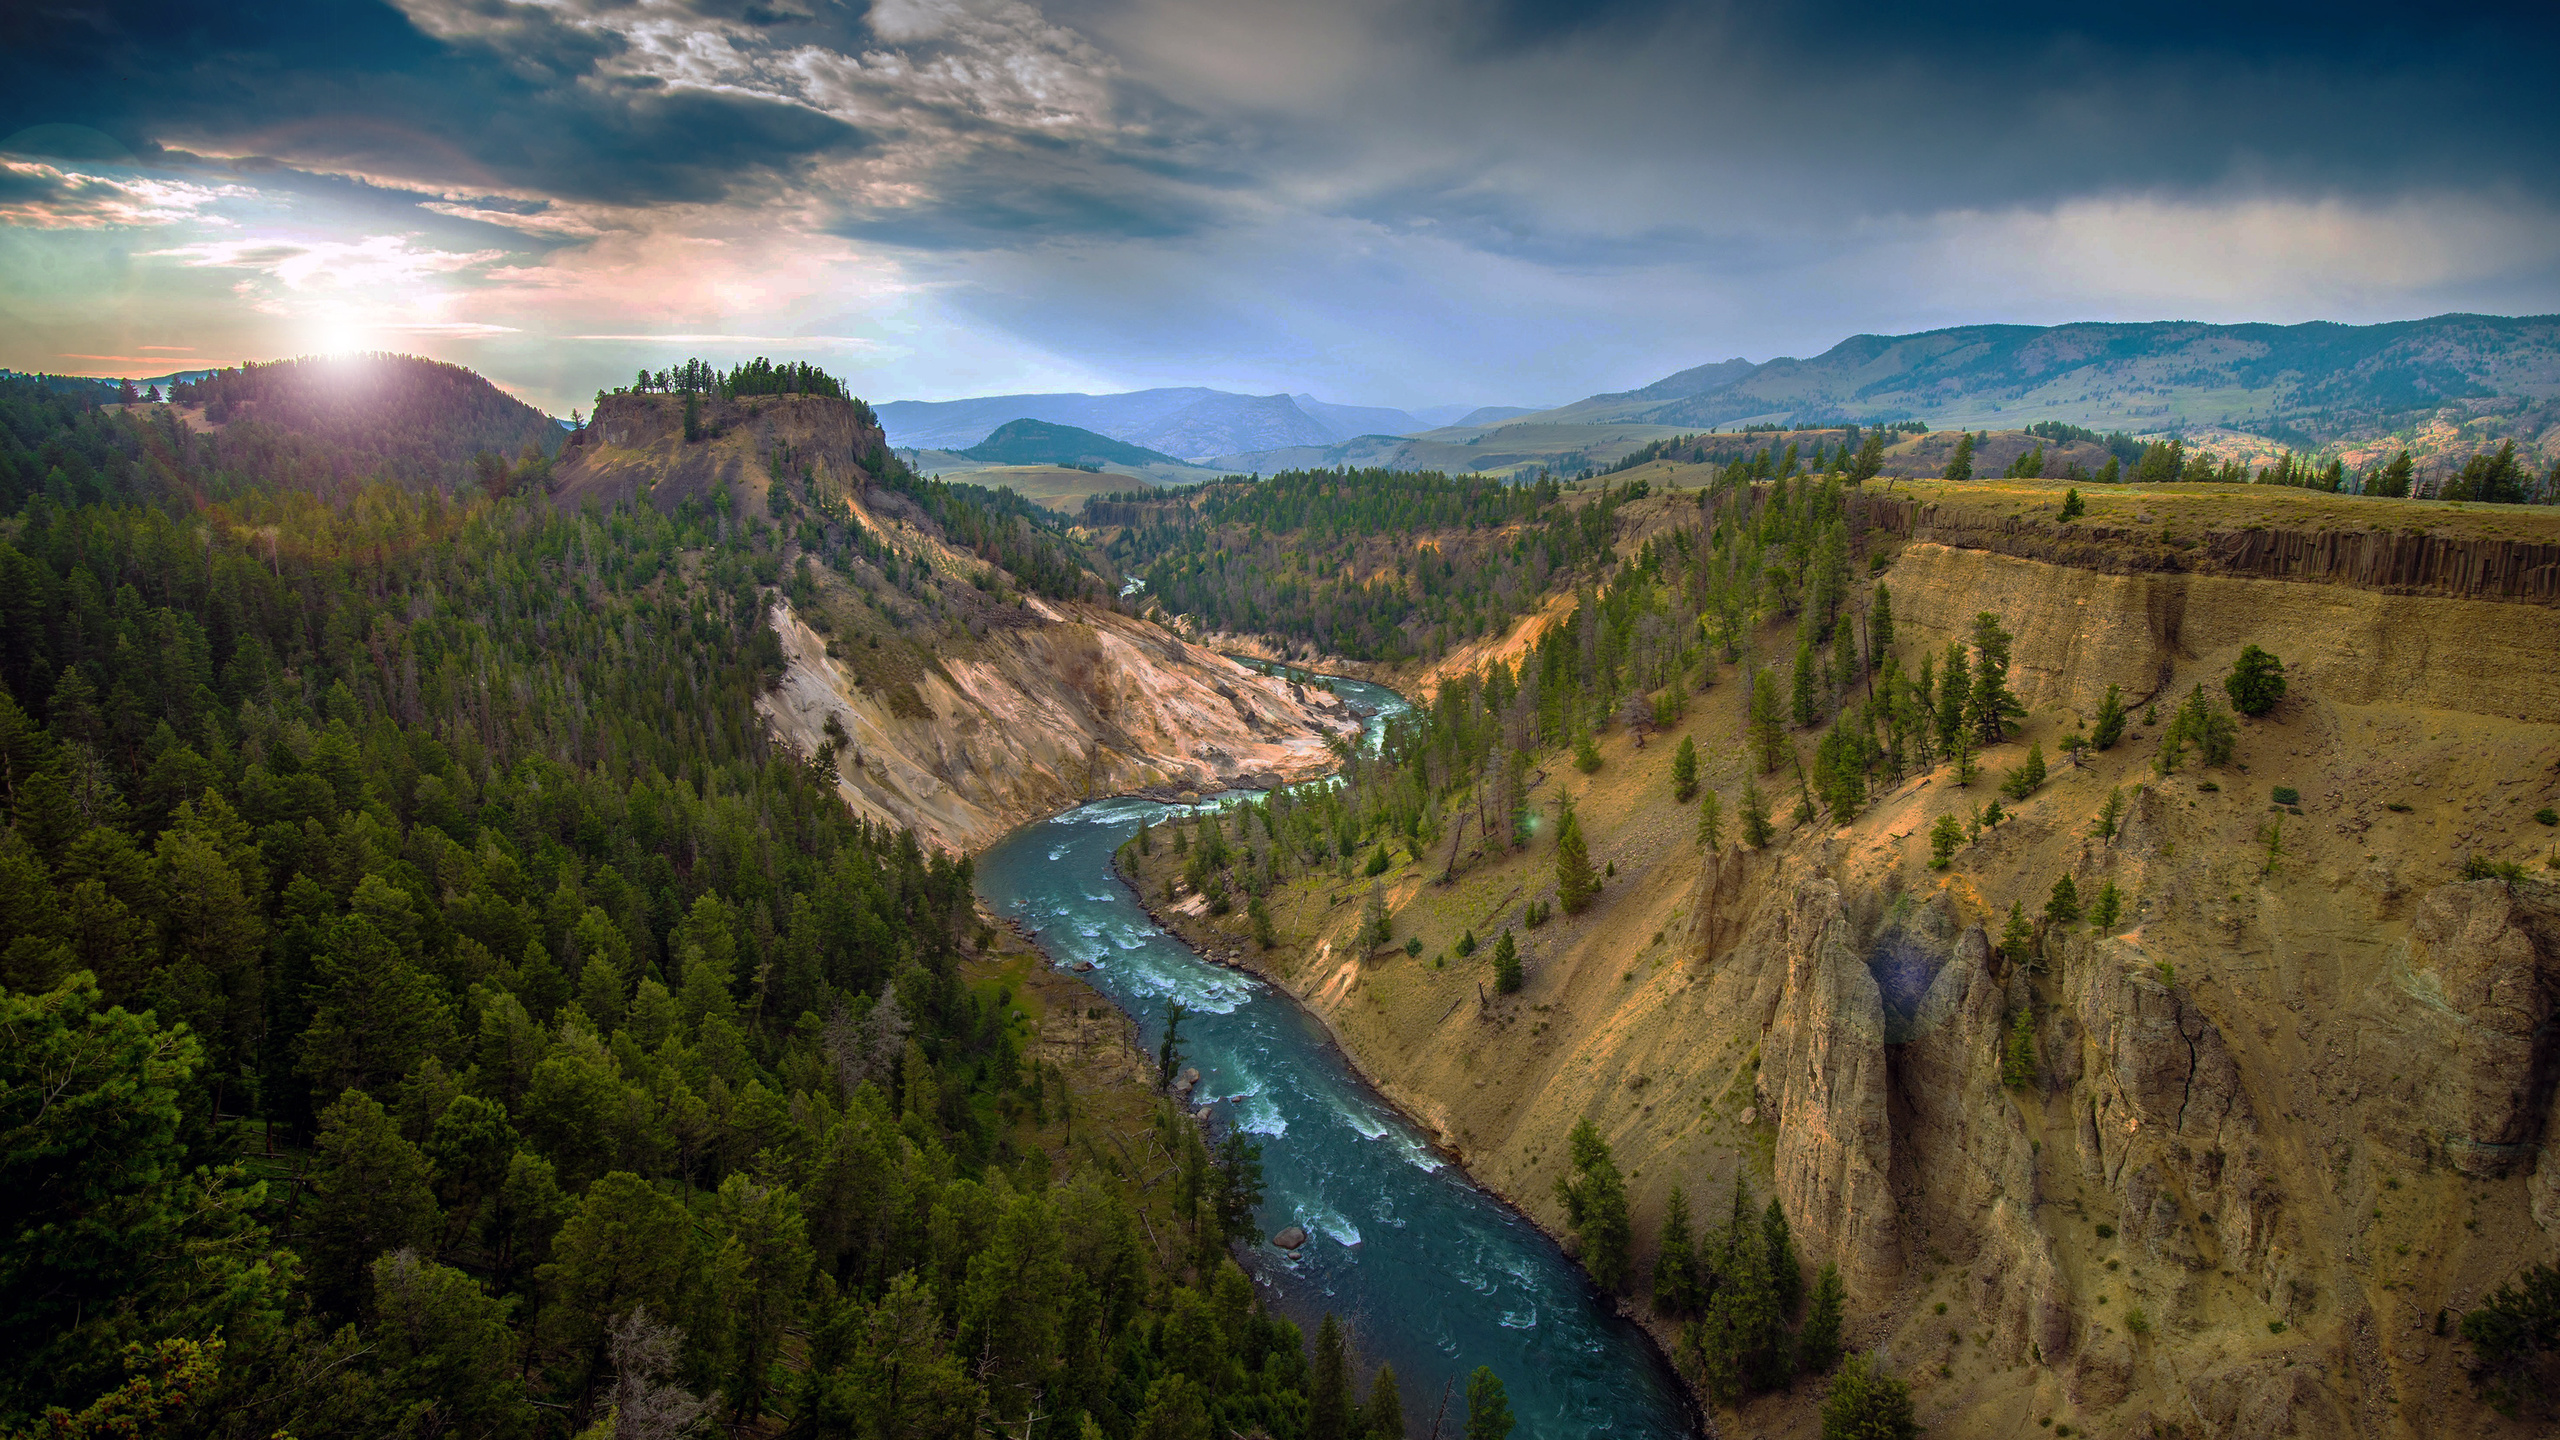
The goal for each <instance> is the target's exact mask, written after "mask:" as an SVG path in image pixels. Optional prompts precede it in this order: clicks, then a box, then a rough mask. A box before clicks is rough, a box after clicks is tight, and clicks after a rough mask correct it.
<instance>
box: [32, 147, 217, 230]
mask: <svg viewBox="0 0 2560 1440" xmlns="http://www.w3.org/2000/svg"><path fill="white" fill-rule="evenodd" d="M252 193H253V192H251V191H250V190H248V189H246V188H244V187H242V186H238V185H199V184H194V183H192V182H189V181H184V180H169V179H164V178H160V177H156V176H151V175H97V174H91V173H88V172H86V171H80V170H63V169H58V168H56V167H54V166H51V165H47V164H44V163H42V162H40V161H32V160H0V225H17V226H24V227H26V228H28V229H31V230H98V229H106V228H109V227H150V226H162V225H175V224H177V223H179V222H180V221H184V220H193V221H197V222H199V223H202V224H208V225H225V224H229V223H230V222H229V221H228V220H227V219H225V218H224V217H222V216H220V215H215V214H208V213H206V212H207V210H208V209H209V208H210V207H211V206H213V205H214V204H215V203H216V202H218V201H222V200H233V199H241V198H245V197H247V196H249V195H250V194H252Z"/></svg>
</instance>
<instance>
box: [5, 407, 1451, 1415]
mask: <svg viewBox="0 0 2560 1440" xmlns="http://www.w3.org/2000/svg"><path fill="white" fill-rule="evenodd" d="M427 408H429V409H432V405H431V404H430V405H428V407H427ZM0 433H5V436H6V440H5V445H0V483H5V501H6V508H7V511H8V514H7V517H6V518H5V519H0V794H5V799H6V802H7V805H8V807H9V823H8V826H7V828H6V829H5V831H0V1195H5V1196H6V1197H7V1200H6V1205H7V1211H6V1213H7V1222H6V1225H5V1227H0V1330H5V1337H4V1338H5V1343H6V1345H7V1346H8V1348H9V1351H10V1353H11V1355H12V1363H11V1365H9V1366H8V1367H7V1369H6V1372H5V1378H0V1434H10V1435H15V1434H19V1433H37V1432H41V1433H43V1434H47V1435H52V1436H85V1435H107V1434H135V1433H144V1432H150V1433H169V1434H204V1435H238V1436H253V1435H254V1436H271V1435H277V1434H288V1433H289V1434H292V1435H296V1436H301V1437H317V1436H325V1435H355V1434H368V1435H370V1434H401V1435H418V1436H442V1435H470V1436H517V1435H524V1436H533V1435H568V1434H594V1435H599V1436H604V1435H613V1436H651V1437H655V1436H672V1435H677V1434H682V1433H688V1432H689V1431H692V1430H695V1429H698V1428H703V1427H707V1426H711V1425H725V1426H729V1427H733V1428H737V1429H742V1430H743V1429H754V1430H758V1431H760V1432H763V1433H789V1434H792V1435H807V1436H836V1435H843V1436H866V1437H868V1436H889V1435H901V1436H906V1435H914V1436H946V1435H947V1436H962V1435H976V1434H979V1433H981V1432H985V1431H994V1432H997V1433H1003V1434H1008V1435H1022V1436H1033V1435H1053V1434H1055V1435H1078V1434H1080V1435H1087V1436H1091V1435H1103V1436H1113V1437H1118V1436H1128V1435H1145V1436H1149V1437H1197V1440H1207V1437H1208V1436H1210V1435H1212V1434H1213V1433H1214V1434H1219V1435H1224V1434H1229V1433H1238V1432H1248V1431H1260V1432H1264V1433H1268V1434H1270V1435H1272V1436H1274V1437H1277V1440H1296V1437H1300V1436H1308V1437H1315V1440H1334V1437H1339V1436H1347V1435H1353V1434H1366V1433H1370V1430H1371V1428H1372V1422H1375V1426H1376V1428H1377V1433H1379V1434H1382V1435H1384V1434H1401V1424H1400V1422H1397V1421H1394V1420H1393V1419H1392V1418H1391V1417H1392V1413H1393V1409H1394V1405H1393V1400H1394V1389H1393V1385H1392V1383H1391V1382H1390V1383H1389V1384H1387V1385H1386V1386H1385V1387H1384V1390H1383V1394H1384V1397H1385V1398H1384V1400H1383V1401H1381V1402H1379V1403H1373V1404H1372V1405H1370V1406H1365V1407H1353V1406H1351V1405H1350V1404H1349V1402H1348V1400H1347V1399H1346V1390H1345V1387H1346V1385H1347V1384H1348V1381H1347V1380H1346V1378H1345V1376H1346V1367H1345V1364H1344V1359H1343V1356H1342V1354H1341V1353H1340V1351H1339V1348H1338V1347H1339V1343H1340V1342H1339V1339H1338V1337H1337V1339H1336V1340H1335V1342H1334V1343H1335V1345H1336V1347H1337V1348H1336V1349H1335V1350H1334V1351H1333V1352H1331V1354H1330V1358H1328V1354H1327V1352H1325V1351H1324V1350H1323V1348H1322V1347H1319V1352H1318V1354H1317V1356H1316V1359H1315V1363H1314V1364H1313V1365H1312V1366H1311V1365H1310V1362H1309V1359H1308V1357H1307V1355H1306V1352H1305V1350H1304V1349H1303V1347H1302V1344H1301V1339H1300V1336H1299V1335H1298V1333H1297V1332H1296V1330H1295V1329H1294V1327H1292V1326H1290V1325H1289V1324H1287V1323H1286V1322H1284V1321H1281V1320H1277V1319H1274V1318H1272V1317H1270V1316H1269V1315H1267V1314H1266V1313H1264V1311H1263V1310H1262V1309H1261V1307H1260V1306H1259V1304H1258V1303H1257V1302H1256V1300H1255V1298H1254V1293H1253V1290H1252V1287H1251V1286H1250V1285H1249V1284H1248V1283H1247V1282H1246V1280H1245V1278H1244V1276H1243V1274H1242V1272H1241V1271H1239V1270H1238V1269H1237V1268H1236V1267H1235V1265H1234V1264H1233V1262H1232V1261H1230V1260H1229V1259H1228V1258H1227V1256H1226V1249H1227V1242H1228V1241H1229V1240H1230V1239H1231V1238H1233V1237H1234V1236H1235V1235H1236V1234H1238V1233H1239V1232H1240V1231H1241V1230H1242V1229H1243V1227H1247V1226H1250V1224H1251V1222H1252V1199H1253V1196H1254V1194H1255V1191H1256V1189H1257V1186H1258V1182H1257V1180H1256V1179H1255V1171H1254V1166H1253V1161H1252V1155H1251V1152H1250V1150H1249V1148H1247V1147H1242V1146H1221V1147H1219V1148H1218V1149H1217V1150H1216V1151H1214V1152H1213V1151H1212V1150H1211V1149H1210V1147H1208V1146H1207V1145H1206V1144H1205V1143H1204V1142H1203V1140H1202V1138H1201V1136H1200V1135H1199V1133H1198V1131H1197V1129H1196V1128H1195V1127H1193V1126H1192V1125H1190V1124H1189V1123H1187V1122H1183V1121H1179V1120H1177V1119H1175V1118H1174V1117H1173V1115H1172V1113H1171V1112H1170V1111H1169V1110H1166V1111H1163V1112H1160V1120H1159V1122H1158V1124H1157V1126H1156V1131H1155V1135H1154V1138H1153V1139H1152V1140H1151V1141H1150V1142H1149V1143H1150V1144H1151V1145H1152V1146H1153V1147H1154V1153H1155V1156H1156V1158H1155V1159H1153V1160H1150V1161H1148V1162H1147V1163H1146V1164H1143V1165H1140V1164H1123V1163H1121V1162H1119V1161H1117V1160H1114V1159H1112V1158H1111V1155H1112V1152H1111V1151H1110V1150H1109V1149H1107V1148H1101V1147H1095V1146H1093V1145H1092V1144H1091V1142H1090V1137H1087V1139H1086V1143H1085V1145H1084V1147H1083V1149H1082V1150H1081V1151H1080V1152H1079V1151H1076V1150H1071V1149H1070V1148H1069V1146H1068V1137H1069V1136H1070V1135H1072V1134H1074V1133H1076V1132H1075V1130H1074V1128H1073V1127H1074V1125H1075V1121H1074V1118H1073V1106H1074V1104H1075V1099H1074V1097H1073V1096H1071V1095H1070V1093H1069V1089H1068V1086H1067V1082H1066V1079H1065V1077H1064V1076H1063V1075H1062V1074H1060V1073H1058V1072H1057V1071H1055V1070H1054V1069H1052V1068H1050V1067H1046V1066H1043V1065H1040V1064H1037V1063H1033V1062H1032V1061H1029V1060H1027V1059H1026V1045H1027V1043H1028V1040H1029V1036H1028V1035H1027V1034H1026V1032H1025V1028H1024V1025H1023V1023H1022V1021H1021V1015H1020V1012H1019V1010H1018V1009H1017V1007H1016V1006H1015V1004H1014V1003H1013V997H1012V996H1011V995H1010V994H1009V993H1008V991H1006V990H1005V989H1003V988H1002V987H1001V986H1000V985H999V984H998V983H996V982H995V981H994V980H993V979H991V978H988V975H987V973H986V971H985V968H984V967H979V971H978V973H977V974H976V976H975V978H973V973H972V968H971V967H972V959H971V957H972V956H973V954H975V952H977V950H978V949H979V948H980V947H981V946H983V945H984V944H985V943H986V932H985V931H984V930H982V928H981V927H980V925H979V922H978V921H977V920H976V919H975V917H974V913H973V911H972V908H971V894H970V869H969V865H968V862H967V861H965V860H955V859H953V858H952V857H949V856H945V855H939V854H937V855H927V854H925V853H923V852H922V851H921V850H920V849H919V847H918V846H917V845H916V843H915V842H914V840H913V839H912V838H911V837H909V836H907V835H903V834H891V833H887V832H885V831H883V830H881V829H879V828H877V827H873V826H869V825H865V824H863V823H860V822H858V821H856V820H855V819H853V818H852V817H851V816H850V815H849V813H848V812H847V811H846V810H845V808H844V807H843V806H842V805H841V803H840V802H839V801H838V800H837V799H836V797H835V795H834V793H833V787H832V786H831V785H829V784H827V783H825V782H824V780H822V779H821V778H820V777H819V776H818V775H816V774H815V773H814V769H813V767H812V766H810V765H809V764H807V763H806V762H804V761H803V760H802V758H801V757H798V756H796V755H794V754H792V753H789V752H788V751H786V750H783V749H781V748H779V747H777V746H775V745H774V744H773V743H771V742H770V741H769V739H768V738H767V737H766V735H765V734H764V732H763V731H762V730H761V729H760V728H759V723H758V721H757V719H756V716H755V712H754V709H753V701H754V699H755V697H756V695H757V694H758V692H759V691H760V690H762V689H763V688H764V687H765V686H767V685H768V684H769V683H771V681H772V680H773V678H774V677H775V675H776V674H777V672H778V669H779V653H778V647H777V644H776V641H775V638H774V636H773V635H772V633H771V632H770V630H769V629H768V628H767V627H766V623H765V621H764V618H763V616H764V613H765V606H764V603H763V600H762V598H761V594H760V586H761V584H762V583H763V582H765V581H768V580H770V579H771V578H772V577H773V576H774V575H775V573H776V572H777V571H778V570H779V569H781V568H782V560H783V556H782V554H781V552H780V551H779V550H777V549H776V548H775V547H776V546H778V545H780V544H781V543H783V542H782V532H779V531H776V530H773V529H770V528H768V527H736V528H732V527H727V526H715V525H712V524H709V523H707V521H706V520H705V519H704V518H703V517H701V516H700V515H698V514H687V515H679V516H674V517H670V516H663V515H660V514H659V513H657V512H656V511H655V510H653V509H650V508H648V507H646V506H641V507H637V508H627V509H616V510H612V511H610V512H595V511H590V512H587V513H581V514H568V513H562V512H561V511H560V510H558V509H557V508H555V507H553V506H552V505H550V504H548V503H546V502H545V501H544V499H543V498H542V497H541V492H540V487H538V486H528V487H522V489H523V490H524V491H527V492H530V493H519V494H518V495H516V496H515V497H514V498H509V499H493V498H491V496H490V493H489V492H488V491H487V490H475V489H470V488H466V489H464V490H462V491H461V492H459V493H458V494H449V493H446V492H445V491H443V490H441V489H437V488H433V487H427V486H420V485H414V484H400V483H395V482H393V481H389V480H381V479H376V480H371V481H367V482H364V483H359V484H353V485H349V484H346V483H343V482H341V481H338V480H337V479H336V478H335V475H336V471H335V470H334V469H330V470H326V471H325V472H323V471H314V472H305V471H302V470H298V469H296V468H295V467H293V466H292V465H290V464H288V465H285V466H283V467H281V469H280V470H279V471H275V472H270V471H269V470H267V469H266V468H265V467H266V465H267V464H268V462H269V460H270V458H271V456H272V452H271V451H270V450H268V449H265V448H262V447H261V446H260V445H259V444H256V443H244V442H241V441H239V440H237V439H235V437H236V436H237V434H238V427H234V429H233V430H232V431H231V432H229V433H226V434H225V435H224V436H222V437H220V438H219V439H216V438H213V437H208V436H203V435H194V434H190V433H188V432H187V431H186V429H185V428H184V427H183V426H181V425H179V424H177V423H175V422H174V421H173V420H172V419H170V418H169V417H168V416H167V415H166V412H160V413H157V414H153V415H151V416H150V417H149V418H143V417H141V416H129V415H125V414H120V413H108V412H101V411H99V410H98V409H96V408H95V407H94V404H93V402H91V401H90V400H89V399H88V398H87V397H84V396H76V395H66V394H63V393H60V392H49V391H45V390H40V389H39V388H38V387H37V386H36V385H34V384H32V383H24V382H6V383H0ZM527 463H531V462H527ZM917 493H918V496H919V499H920V501H921V502H922V503H923V504H924V505H925V506H926V508H928V509H930V508H932V505H933V497H934V492H932V491H929V490H923V491H919V492H917ZM973 503H974V502H973ZM945 513H946V514H948V513H951V512H949V511H946V512H945ZM1079 1154H1080V1155H1081V1157H1082V1158H1080V1159H1078V1160H1077V1161H1076V1163H1074V1164H1072V1165H1069V1164H1062V1163H1059V1162H1058V1161H1057V1159H1056V1157H1057V1156H1058V1155H1079ZM1142 1179H1144V1180H1149V1181H1165V1182H1167V1183H1166V1184H1165V1185H1164V1186H1163V1187H1162V1188H1159V1189H1155V1190H1150V1189H1147V1188H1145V1187H1144V1186H1142V1185H1141V1184H1140V1183H1139V1182H1140V1181H1141V1180H1142ZM1168 1191H1169V1192H1170V1193H1167V1192H1168ZM1497 1388H1498V1387H1497ZM1497 1440H1498V1433H1497Z"/></svg>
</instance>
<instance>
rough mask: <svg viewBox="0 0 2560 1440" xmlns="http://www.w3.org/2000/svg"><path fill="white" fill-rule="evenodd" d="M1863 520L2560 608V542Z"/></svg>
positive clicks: (2153, 560) (1927, 511) (1977, 519)
mask: <svg viewBox="0 0 2560 1440" xmlns="http://www.w3.org/2000/svg"><path fill="white" fill-rule="evenodd" d="M1854 503H1855V504H1856V506H1857V507H1858V510H1859V512H1860V514H1861V515H1862V517H1863V518H1864V520H1865V522H1866V523H1867V524H1868V525H1870V526H1873V527H1874V528H1876V529H1880V530H1883V531H1885V532H1887V533H1888V534H1893V535H1898V536H1900V537H1902V538H1903V539H1905V540H1915V541H1925V542H1927V543H1931V544H1937V545H1946V546H1951V547H1954V548H1958V549H1966V550H1988V551H1992V552H1995V553H1998V554H2002V555H2009V556H2014V557H2016V558H2018V559H2022V560H2041V561H2045V562H2048V563H2051V564H2056V565H2064V566H2069V567H2071V568H2072V569H2076V570H2096V571H2102V572H2106V573H2110V574H2182V575H2226V576H2238V577H2246V578H2254V579H2267V580H2292V581H2308V582H2313V583H2322V584H2332V585H2350V586H2355V587H2357V588H2360V589H2366V590H2378V591H2386V592H2389V593H2392V594H2399V595H2446V596H2454V597H2457V598H2462V599H2480V600H2521V601H2526V602H2529V603H2533V604H2540V605H2552V604H2560V545H2555V544H2551V543H2548V542H2544V541H2535V540H2512V539H2507V538H2504V537H2501V536H2450V535H2427V534H2422V533H2419V532H2417V531H2415V530H2290V529H2275V528H2270V527H2266V526H2251V527H2248V528H2245V529H2240V530H2210V531H2206V532H2205V533H2204V534H2202V535H2200V536H2195V537H2191V538H2188V539H2185V540H2174V539H2171V538H2169V537H2168V536H2166V535H2165V534H2164V533H2163V532H2161V531H2159V530H2153V529H2147V528H2145V529H2136V528H2133V527H2129V526H2122V525H2085V524H2084V525H2066V524H2061V523H2057V522H2055V521H2052V520H2047V519H2043V518H2040V517H2034V516H2022V515H2015V514H2005V513H1999V512H1994V511H1990V510H1976V509H1972V508H1970V507H1966V506H1961V505H1946V504H1941V503H1938V502H1936V501H1927V500H1916V499H1903V498H1899V497H1895V496H1889V495H1870V496H1860V497H1859V498H1858V499H1857V500H1856V501H1855V502H1854Z"/></svg>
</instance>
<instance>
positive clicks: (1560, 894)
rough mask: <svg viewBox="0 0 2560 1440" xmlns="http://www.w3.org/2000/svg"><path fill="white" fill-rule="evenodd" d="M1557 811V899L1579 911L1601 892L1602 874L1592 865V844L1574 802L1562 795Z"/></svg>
mask: <svg viewBox="0 0 2560 1440" xmlns="http://www.w3.org/2000/svg"><path fill="white" fill-rule="evenodd" d="M1556 812H1557V813H1556V903H1557V904H1559V905H1562V906H1563V907H1564V913H1566V914H1567V915H1579V914H1581V913H1582V912H1583V911H1584V910H1587V909H1589V908H1590V906H1591V897H1592V896H1594V895H1597V894H1598V893H1599V892H1600V877H1599V875H1598V874H1597V873H1595V872H1594V871H1593V870H1592V868H1591V848H1590V846H1589V845H1588V844H1587V843H1586V842H1585V841H1584V840H1583V838H1582V820H1581V818H1580V817H1579V816H1577V815H1575V814H1574V812H1573V804H1572V802H1571V801H1569V800H1566V799H1564V798H1562V797H1559V798H1558V800H1557V802H1556Z"/></svg>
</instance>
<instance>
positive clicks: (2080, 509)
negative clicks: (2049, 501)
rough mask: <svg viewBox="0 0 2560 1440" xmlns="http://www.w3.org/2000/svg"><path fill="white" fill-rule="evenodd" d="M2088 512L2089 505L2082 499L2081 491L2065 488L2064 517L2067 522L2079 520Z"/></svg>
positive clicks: (2063, 500)
mask: <svg viewBox="0 0 2560 1440" xmlns="http://www.w3.org/2000/svg"><path fill="white" fill-rule="evenodd" d="M2088 513H2089V507H2088V505H2087V504H2086V503H2085V502H2083V501H2082V500H2081V498H2080V492H2079V491H2078V490H2065V491H2063V492H2062V518H2063V520H2064V521H2065V522H2066V523H2067V522H2069V521H2073V520H2077V519H2079V518H2080V517H2081V516H2083V515H2086V514H2088Z"/></svg>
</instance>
